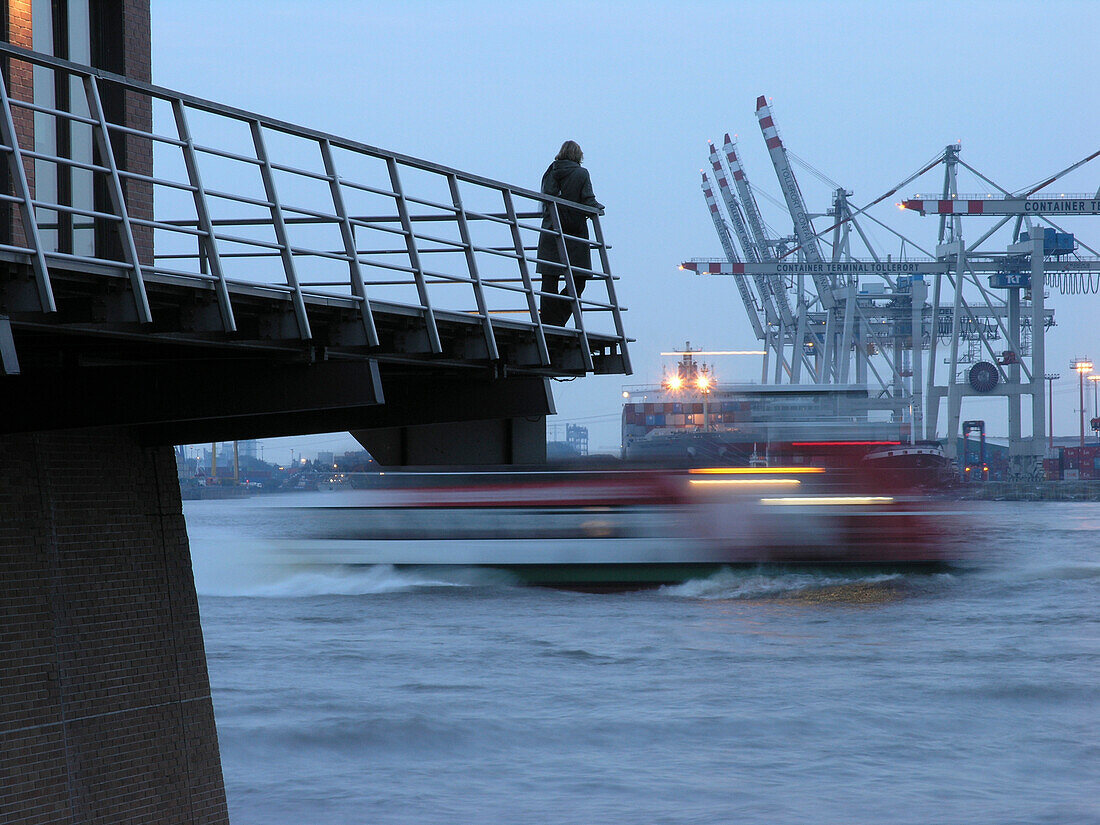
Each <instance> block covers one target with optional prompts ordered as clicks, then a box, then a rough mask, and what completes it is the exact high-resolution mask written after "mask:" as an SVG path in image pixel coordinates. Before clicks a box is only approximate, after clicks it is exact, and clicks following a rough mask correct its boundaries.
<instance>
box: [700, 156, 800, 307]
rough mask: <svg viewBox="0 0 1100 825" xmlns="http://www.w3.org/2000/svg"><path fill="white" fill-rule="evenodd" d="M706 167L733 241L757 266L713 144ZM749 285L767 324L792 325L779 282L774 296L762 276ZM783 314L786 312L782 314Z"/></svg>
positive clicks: (735, 201)
mask: <svg viewBox="0 0 1100 825" xmlns="http://www.w3.org/2000/svg"><path fill="white" fill-rule="evenodd" d="M710 165H711V168H712V169H713V170H714V177H715V180H717V181H718V191H719V192H721V193H722V200H723V201H724V202H725V204H726V211H727V212H728V213H729V216H730V219H731V221H732V223H733V227H734V230H735V231H736V232H737V239H738V241H740V243H741V249H742V250H744V252H745V258H746V259H748V261H749V263H757V262H759V258H758V257H757V250H756V247H755V246H754V244H753V241H752V238H750V237H749V231H748V227H747V226H745V217H744V215H743V214H742V213H741V207H740V205H739V204H738V203H737V198H735V197H734V195H733V190H731V189H730V186H729V181H728V179H727V178H726V172H725V169H723V167H722V160H721V158H719V157H718V152H717V150H716V149H715V148H714V144H713V143H711V144H710ZM730 263H736V261H732V260H731V261H730ZM777 280H778V279H777ZM753 283H755V284H756V290H757V292H758V293H759V294H760V297H761V300H762V302H763V304H764V310H765V313H766V315H767V318H768V323H769V324H778V323H779V322H780V321H781V320H782V322H783V323H784V324H786V325H792V324H793V323H794V319H793V316H792V315H791V308H790V305H789V304H788V303H787V295H786V291H785V290H784V289H783V283H782V281H778V285H779V291H778V293H777V292H776V290H775V284H773V283H772V282H771V281H769V280H768V279H767V277H766V276H764V275H761V274H756V275H753ZM783 310H786V313H785V314H784V313H783Z"/></svg>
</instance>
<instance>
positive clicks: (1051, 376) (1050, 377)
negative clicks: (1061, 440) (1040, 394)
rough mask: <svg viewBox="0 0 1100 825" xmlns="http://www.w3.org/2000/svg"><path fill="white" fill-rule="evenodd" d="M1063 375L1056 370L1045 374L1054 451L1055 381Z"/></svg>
mask: <svg viewBox="0 0 1100 825" xmlns="http://www.w3.org/2000/svg"><path fill="white" fill-rule="evenodd" d="M1061 377H1062V376H1061V375H1060V374H1059V373H1056V372H1048V373H1047V374H1046V375H1044V376H1043V378H1045V379H1046V380H1047V404H1048V407H1047V421H1049V422H1050V441H1049V450H1050V453H1051V454H1052V455H1053V453H1054V382H1055V381H1057V380H1058V379H1059V378H1061Z"/></svg>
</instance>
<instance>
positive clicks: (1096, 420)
mask: <svg viewBox="0 0 1100 825" xmlns="http://www.w3.org/2000/svg"><path fill="white" fill-rule="evenodd" d="M1089 381H1091V382H1092V421H1091V422H1089V423H1090V424H1092V429H1093V431H1094V432H1095V433H1096V440H1097V442H1100V407H1098V406H1097V404H1096V398H1097V392H1096V385H1097V384H1098V383H1100V375H1097V374H1096V373H1093V374H1092V375H1090V376H1089Z"/></svg>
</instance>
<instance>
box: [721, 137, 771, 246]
mask: <svg viewBox="0 0 1100 825" xmlns="http://www.w3.org/2000/svg"><path fill="white" fill-rule="evenodd" d="M709 145H710V168H711V169H713V170H714V179H715V180H716V181H717V182H718V191H719V192H721V193H722V200H723V201H724V202H725V204H726V211H727V212H729V216H730V220H731V221H733V229H734V231H735V232H736V233H737V240H738V241H739V242H740V243H741V249H743V250H744V252H745V259H746V260H747V261H748V262H749V263H758V262H759V261H760V254H759V252H758V250H757V248H756V244H755V243H753V240H752V237H751V236H750V235H749V228H748V227H747V226H746V225H745V216H744V214H743V213H742V212H741V206H740V205H739V204H738V203H737V198H735V197H734V196H733V191H732V190H731V189H730V185H729V181H728V180H726V171H725V169H723V168H722V160H721V159H720V158H719V157H718V150H717V149H715V148H714V144H713V143H711V144H709Z"/></svg>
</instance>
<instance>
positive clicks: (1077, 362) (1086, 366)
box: [1069, 358, 1092, 449]
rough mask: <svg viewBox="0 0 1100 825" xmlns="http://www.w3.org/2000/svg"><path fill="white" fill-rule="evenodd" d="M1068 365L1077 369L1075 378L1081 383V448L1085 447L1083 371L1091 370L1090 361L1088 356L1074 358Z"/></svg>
mask: <svg viewBox="0 0 1100 825" xmlns="http://www.w3.org/2000/svg"><path fill="white" fill-rule="evenodd" d="M1069 365H1070V367H1071V368H1072V369H1075V370H1077V380H1078V383H1079V384H1080V385H1081V409H1080V412H1081V448H1082V449H1084V447H1085V373H1086V372H1092V361H1090V360H1089V359H1088V358H1074V359H1073V360H1072V361H1070V364H1069Z"/></svg>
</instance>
